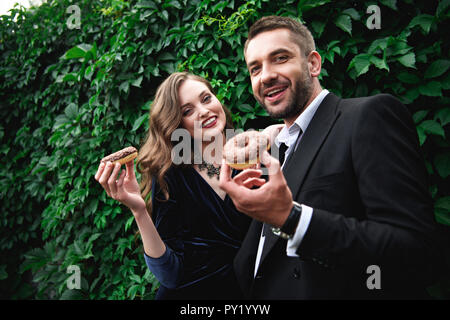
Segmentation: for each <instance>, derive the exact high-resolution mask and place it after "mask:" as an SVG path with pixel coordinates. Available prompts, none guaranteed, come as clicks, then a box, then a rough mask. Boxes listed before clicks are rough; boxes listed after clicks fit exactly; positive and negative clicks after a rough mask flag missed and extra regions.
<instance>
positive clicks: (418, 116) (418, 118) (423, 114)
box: [413, 110, 430, 124]
mask: <svg viewBox="0 0 450 320" xmlns="http://www.w3.org/2000/svg"><path fill="white" fill-rule="evenodd" d="M429 112H430V110H420V111H417V112H416V113H414V114H413V120H414V123H415V124H418V123H420V122H421V121H422V120H423V119H425V117H426V116H427V114H428V113H429Z"/></svg>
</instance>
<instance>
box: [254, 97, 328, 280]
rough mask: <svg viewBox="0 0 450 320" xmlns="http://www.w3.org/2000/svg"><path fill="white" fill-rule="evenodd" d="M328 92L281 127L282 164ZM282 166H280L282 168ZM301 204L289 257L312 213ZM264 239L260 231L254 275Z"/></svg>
mask: <svg viewBox="0 0 450 320" xmlns="http://www.w3.org/2000/svg"><path fill="white" fill-rule="evenodd" d="M328 93H329V91H328V90H326V89H324V90H322V91H321V92H320V93H319V94H318V95H317V97H316V98H315V99H314V100H313V101H312V102H311V103H310V104H309V106H308V107H306V109H305V110H304V111H303V112H302V113H301V114H300V115H299V116H298V118H297V119H296V120H295V122H294V123H293V124H292V125H291V126H290V127H289V128H288V127H286V126H285V127H284V128H283V129H281V131H280V133H279V134H278V136H277V137H276V138H275V144H276V145H277V147H280V145H281V143H284V144H286V146H287V147H288V148H287V150H286V154H285V157H284V159H285V162H284V163H283V166H284V164H285V163H286V162H287V161H288V160H289V156H290V155H291V153H292V152H293V151H295V150H296V149H297V146H298V143H299V142H300V140H301V138H302V136H303V133H305V132H306V129H307V128H308V125H309V123H310V122H311V119H312V118H313V117H314V114H315V113H316V110H317V108H318V107H319V105H320V104H321V103H322V101H323V99H324V98H325V96H326V95H327V94H328ZM300 129H301V131H302V132H303V133H302V136H300V137H298V134H299V133H300ZM297 138H298V139H297ZM296 142H297V143H296ZM294 144H295V145H294ZM283 166H282V167H281V168H283ZM301 206H302V215H301V217H300V221H299V222H298V225H297V229H296V230H295V234H294V235H293V237H292V238H291V239H289V240H288V241H287V246H286V254H287V255H288V256H289V257H298V255H297V253H296V251H297V249H298V247H299V246H300V243H301V241H302V239H303V236H304V235H305V233H306V230H307V229H308V226H309V222H310V221H311V217H312V214H313V209H312V208H311V207H308V206H305V205H304V204H301ZM264 240H265V237H264V235H263V233H262V232H261V238H260V240H259V246H258V253H257V255H256V261H255V272H254V276H256V274H257V272H258V267H259V262H260V259H261V254H262V251H263V247H264Z"/></svg>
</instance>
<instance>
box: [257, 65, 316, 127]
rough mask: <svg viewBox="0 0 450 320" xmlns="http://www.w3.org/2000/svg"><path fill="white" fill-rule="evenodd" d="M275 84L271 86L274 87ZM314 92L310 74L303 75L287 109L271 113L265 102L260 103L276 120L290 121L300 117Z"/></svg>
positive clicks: (296, 84) (295, 85) (295, 87)
mask: <svg viewBox="0 0 450 320" xmlns="http://www.w3.org/2000/svg"><path fill="white" fill-rule="evenodd" d="M273 85H275V84H270V86H273ZM312 91H313V84H312V78H311V76H310V75H309V73H307V72H305V73H303V75H302V77H301V78H300V79H298V80H297V81H295V84H294V92H293V95H292V96H291V98H290V99H289V101H288V104H287V106H286V108H284V109H283V110H280V111H278V112H275V111H271V110H270V109H269V108H268V107H267V105H266V104H265V103H264V101H259V99H258V101H259V103H260V104H261V106H262V107H263V108H264V109H266V111H267V113H268V114H269V115H270V116H271V117H272V118H274V119H290V118H293V117H294V116H298V115H299V114H300V113H302V112H303V110H304V109H305V107H306V103H307V102H308V100H309V98H310V97H311V94H312Z"/></svg>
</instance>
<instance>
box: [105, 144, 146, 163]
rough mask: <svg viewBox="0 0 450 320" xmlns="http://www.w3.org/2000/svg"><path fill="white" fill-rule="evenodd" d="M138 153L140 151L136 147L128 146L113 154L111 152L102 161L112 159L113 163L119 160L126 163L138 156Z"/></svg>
mask: <svg viewBox="0 0 450 320" xmlns="http://www.w3.org/2000/svg"><path fill="white" fill-rule="evenodd" d="M137 155H138V153H137V150H136V148H135V147H126V148H124V149H122V150H119V151H117V152H114V153H113V154H110V155H109V156H106V157H104V158H103V159H102V160H101V161H100V162H105V163H106V162H108V161H111V162H112V164H113V165H114V164H116V163H117V162H118V163H120V164H124V163H127V162H129V161H131V160H133V159H134V158H136V157H137Z"/></svg>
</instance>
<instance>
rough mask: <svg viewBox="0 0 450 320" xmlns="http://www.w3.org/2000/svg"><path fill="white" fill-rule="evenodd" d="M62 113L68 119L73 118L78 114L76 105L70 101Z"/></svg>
mask: <svg viewBox="0 0 450 320" xmlns="http://www.w3.org/2000/svg"><path fill="white" fill-rule="evenodd" d="M64 114H65V115H66V117H67V118H68V119H70V120H75V119H76V118H77V116H78V106H77V105H76V104H75V103H70V104H69V105H68V106H67V107H66V109H64Z"/></svg>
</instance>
